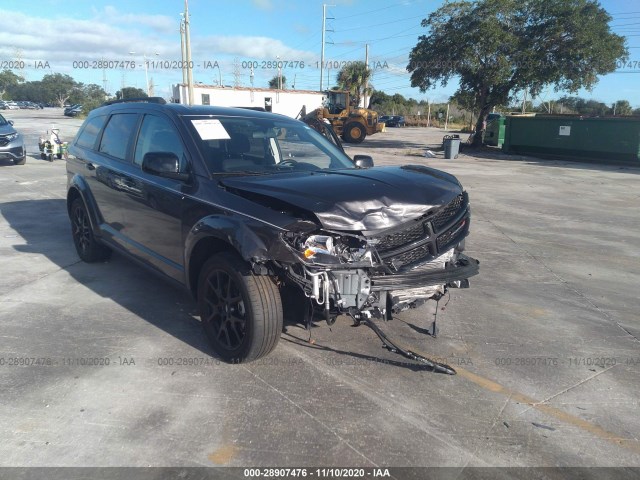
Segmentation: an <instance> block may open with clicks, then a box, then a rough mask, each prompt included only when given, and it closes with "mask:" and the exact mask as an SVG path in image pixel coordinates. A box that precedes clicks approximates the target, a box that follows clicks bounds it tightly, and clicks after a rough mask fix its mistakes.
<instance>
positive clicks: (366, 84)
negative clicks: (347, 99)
mask: <svg viewBox="0 0 640 480" xmlns="http://www.w3.org/2000/svg"><path fill="white" fill-rule="evenodd" d="M364 68H365V70H366V71H367V72H368V70H369V44H368V43H366V44H365V46H364ZM367 90H369V76H368V75H367V80H366V82H364V92H363V97H364V104H363V105H362V106H363V107H364V108H368V107H367Z"/></svg>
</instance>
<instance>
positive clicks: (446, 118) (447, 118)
mask: <svg viewBox="0 0 640 480" xmlns="http://www.w3.org/2000/svg"><path fill="white" fill-rule="evenodd" d="M448 124H449V104H448V103H447V116H446V117H445V118H444V129H445V131H446V130H447V125H448Z"/></svg>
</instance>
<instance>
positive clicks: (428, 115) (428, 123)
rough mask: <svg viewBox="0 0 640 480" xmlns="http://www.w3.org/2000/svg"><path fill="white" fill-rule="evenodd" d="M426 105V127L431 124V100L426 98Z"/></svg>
mask: <svg viewBox="0 0 640 480" xmlns="http://www.w3.org/2000/svg"><path fill="white" fill-rule="evenodd" d="M427 107H428V112H427V127H430V126H431V102H430V101H429V100H427Z"/></svg>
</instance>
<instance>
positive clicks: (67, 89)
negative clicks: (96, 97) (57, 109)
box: [40, 73, 78, 107]
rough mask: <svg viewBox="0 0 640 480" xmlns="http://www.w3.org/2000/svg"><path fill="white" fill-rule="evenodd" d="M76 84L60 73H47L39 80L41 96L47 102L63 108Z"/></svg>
mask: <svg viewBox="0 0 640 480" xmlns="http://www.w3.org/2000/svg"><path fill="white" fill-rule="evenodd" d="M77 86H78V83H77V82H76V81H75V80H74V79H73V78H72V77H70V76H69V75H66V74H62V73H49V74H47V75H45V76H44V77H42V80H40V88H41V89H42V95H43V96H44V97H45V98H47V101H48V102H55V103H57V104H58V105H59V106H61V107H62V106H64V104H65V102H66V101H67V100H69V98H70V97H71V95H72V94H73V93H74V90H75V89H76V88H77Z"/></svg>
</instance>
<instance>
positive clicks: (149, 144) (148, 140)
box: [133, 115, 187, 172]
mask: <svg viewBox="0 0 640 480" xmlns="http://www.w3.org/2000/svg"><path fill="white" fill-rule="evenodd" d="M148 152H171V153H175V154H176V156H177V157H178V159H179V160H180V171H181V172H185V171H187V165H186V163H187V162H186V157H185V154H184V147H183V146H182V140H181V139H180V136H179V135H178V133H177V132H176V130H175V127H174V126H173V125H172V124H171V122H169V121H168V120H167V119H165V118H163V117H157V116H155V115H145V117H144V119H143V120H142V126H141V127H140V133H139V135H138V143H137V144H136V152H135V155H134V157H133V163H135V164H136V165H142V159H143V158H144V155H145V154H146V153H148Z"/></svg>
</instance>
